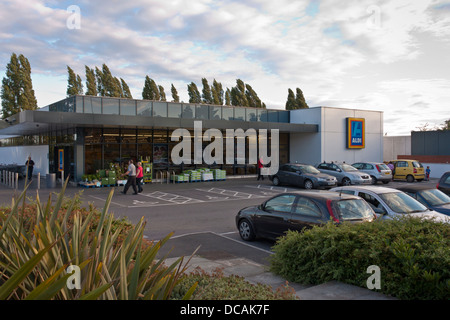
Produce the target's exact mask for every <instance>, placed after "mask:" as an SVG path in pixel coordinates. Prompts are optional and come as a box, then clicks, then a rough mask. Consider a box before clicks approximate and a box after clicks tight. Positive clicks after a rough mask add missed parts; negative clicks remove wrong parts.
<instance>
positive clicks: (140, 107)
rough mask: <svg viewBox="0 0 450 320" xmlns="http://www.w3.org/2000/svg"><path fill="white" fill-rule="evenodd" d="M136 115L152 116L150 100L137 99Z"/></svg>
mask: <svg viewBox="0 0 450 320" xmlns="http://www.w3.org/2000/svg"><path fill="white" fill-rule="evenodd" d="M137 115H138V116H146V117H151V116H152V102H151V101H145V100H144V101H137Z"/></svg>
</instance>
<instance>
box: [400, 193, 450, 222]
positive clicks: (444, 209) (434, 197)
mask: <svg viewBox="0 0 450 320" xmlns="http://www.w3.org/2000/svg"><path fill="white" fill-rule="evenodd" d="M396 189H397V190H400V191H403V192H405V193H407V194H408V195H410V196H411V197H413V198H414V199H416V200H417V201H419V202H421V203H422V204H424V205H425V206H427V207H428V208H429V209H431V210H434V211H437V212H439V213H443V214H445V215H447V216H450V197H449V196H448V195H446V194H445V193H443V192H442V191H440V190H438V189H436V188H434V189H433V188H429V187H426V186H420V185H419V186H416V185H411V186H405V187H404V186H402V187H398V188H396Z"/></svg>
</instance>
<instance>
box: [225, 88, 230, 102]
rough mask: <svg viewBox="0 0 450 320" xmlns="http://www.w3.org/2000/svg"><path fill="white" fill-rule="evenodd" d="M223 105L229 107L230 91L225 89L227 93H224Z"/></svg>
mask: <svg viewBox="0 0 450 320" xmlns="http://www.w3.org/2000/svg"><path fill="white" fill-rule="evenodd" d="M225 105H226V106H231V91H230V89H229V88H227V91H225Z"/></svg>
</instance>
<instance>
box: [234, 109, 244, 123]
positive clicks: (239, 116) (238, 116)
mask: <svg viewBox="0 0 450 320" xmlns="http://www.w3.org/2000/svg"><path fill="white" fill-rule="evenodd" d="M245 111H246V110H245V108H235V109H234V120H240V121H245Z"/></svg>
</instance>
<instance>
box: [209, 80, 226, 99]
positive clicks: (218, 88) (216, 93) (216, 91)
mask: <svg viewBox="0 0 450 320" xmlns="http://www.w3.org/2000/svg"><path fill="white" fill-rule="evenodd" d="M211 93H212V97H213V103H214V104H217V105H223V95H224V91H223V88H222V84H221V83H220V82H217V81H216V79H214V81H213V85H212V87H211Z"/></svg>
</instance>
